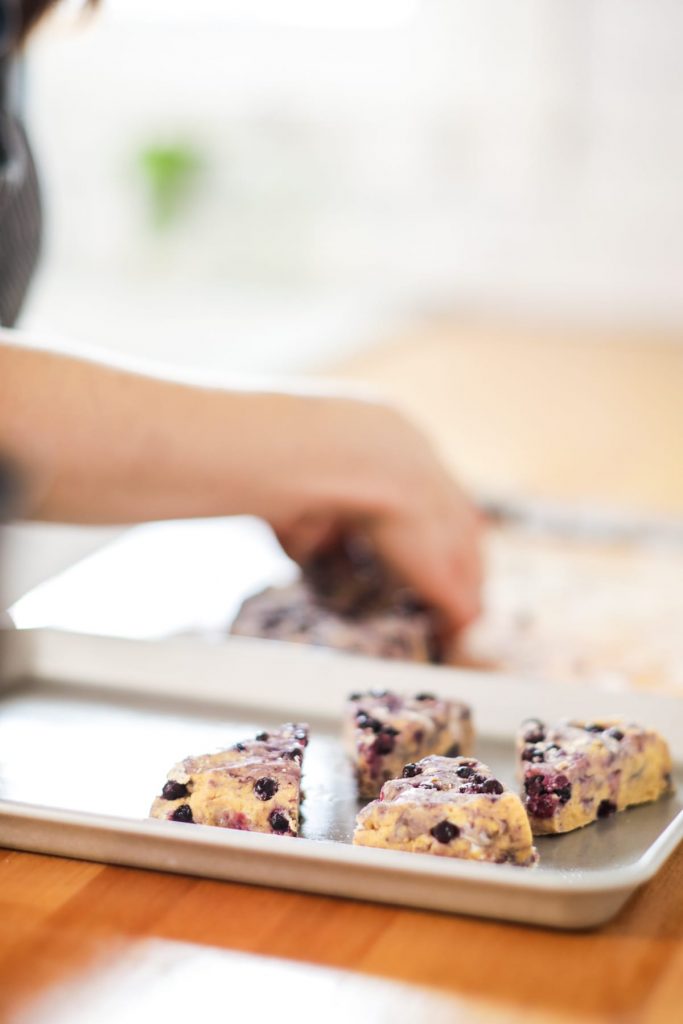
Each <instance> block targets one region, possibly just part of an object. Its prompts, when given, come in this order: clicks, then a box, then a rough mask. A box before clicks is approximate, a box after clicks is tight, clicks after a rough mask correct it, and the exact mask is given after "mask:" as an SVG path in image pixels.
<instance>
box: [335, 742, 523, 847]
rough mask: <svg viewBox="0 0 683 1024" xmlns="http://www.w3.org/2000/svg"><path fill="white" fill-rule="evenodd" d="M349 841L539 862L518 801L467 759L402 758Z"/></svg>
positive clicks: (482, 766)
mask: <svg viewBox="0 0 683 1024" xmlns="http://www.w3.org/2000/svg"><path fill="white" fill-rule="evenodd" d="M353 842H354V844H355V845H356V846H376V847H380V848H382V849H390V850H405V851H408V852H414V853H433V854H436V855H437V856H441V857H459V858H461V859H462V860H478V861H490V862H493V863H495V864H502V863H510V864H517V865H521V866H524V867H529V866H531V865H533V864H535V863H536V861H537V860H538V854H537V853H536V850H535V849H534V847H533V845H532V844H533V839H532V835H531V829H530V827H529V820H528V818H527V816H526V814H525V812H524V808H523V807H522V801H521V800H520V799H519V797H518V796H517V794H516V793H513V792H512V791H511V790H509V789H506V788H505V787H504V786H503V784H502V783H501V782H499V781H498V779H496V778H494V776H493V773H492V772H491V769H490V768H488V767H487V766H486V765H485V764H482V763H481V762H480V761H475V760H473V759H471V758H465V757H455V758H453V757H425V758H424V759H423V760H422V761H418V762H417V763H416V764H407V765H406V766H405V768H404V769H403V776H402V778H400V779H393V780H391V781H390V782H385V784H384V785H383V786H382V792H381V794H380V797H379V800H373V801H372V803H371V804H368V806H367V807H364V808H363V810H362V811H361V812H360V813H359V815H358V817H357V819H356V831H355V833H354V837H353Z"/></svg>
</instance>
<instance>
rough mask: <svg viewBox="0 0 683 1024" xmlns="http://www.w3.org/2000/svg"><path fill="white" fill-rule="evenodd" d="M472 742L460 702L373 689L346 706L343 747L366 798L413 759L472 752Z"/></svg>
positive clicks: (468, 719)
mask: <svg viewBox="0 0 683 1024" xmlns="http://www.w3.org/2000/svg"><path fill="white" fill-rule="evenodd" d="M473 743H474V731H473V727H472V716H471V712H470V708H469V707H468V706H467V705H466V704H463V703H461V702H460V701H454V700H444V699H441V698H439V697H436V696H435V695H434V694H431V693H418V694H415V695H414V696H409V697H405V696H400V695H399V694H396V693H391V692H390V691H388V690H372V691H370V692H369V693H354V694H352V695H351V697H350V698H349V700H348V702H347V705H346V711H345V717H344V745H345V747H346V751H347V753H348V754H349V757H350V758H351V760H352V762H353V764H354V768H355V773H356V780H357V783H358V794H359V796H361V797H364V798H368V799H370V798H372V797H375V796H377V794H378V793H379V791H380V789H381V788H382V785H383V784H384V783H385V782H386V781H387V779H393V778H395V777H396V776H397V775H400V773H401V771H402V769H403V766H404V765H405V764H407V763H408V762H409V761H419V760H420V759H421V758H423V757H427V756H428V755H429V754H451V756H454V757H455V756H457V755H458V754H463V755H464V754H471V753H472V749H473Z"/></svg>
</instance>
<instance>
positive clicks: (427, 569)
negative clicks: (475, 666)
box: [374, 518, 483, 634]
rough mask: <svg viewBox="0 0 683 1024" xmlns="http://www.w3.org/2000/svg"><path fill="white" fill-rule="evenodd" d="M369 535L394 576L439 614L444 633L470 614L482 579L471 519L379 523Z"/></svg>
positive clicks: (470, 617) (461, 624) (478, 607)
mask: <svg viewBox="0 0 683 1024" xmlns="http://www.w3.org/2000/svg"><path fill="white" fill-rule="evenodd" d="M444 527H445V528H444ZM374 539H375V543H376V545H377V550H378V553H379V554H380V556H381V557H382V558H383V559H384V560H385V561H386V562H387V563H388V564H389V565H390V566H391V567H392V569H393V570H394V571H395V572H396V573H397V575H399V576H400V578H401V579H403V580H405V582H406V583H407V584H408V585H409V586H411V587H413V588H414V590H415V591H416V592H417V593H418V594H419V595H420V596H421V597H422V598H423V599H424V600H425V601H426V602H427V603H428V604H431V605H433V606H434V607H435V608H436V609H437V610H438V611H439V612H440V613H441V615H442V617H443V620H444V629H445V632H446V633H447V634H448V633H450V632H453V631H456V630H459V629H462V628H463V627H464V626H467V625H469V623H471V622H472V621H474V619H476V617H477V616H478V615H479V613H480V612H481V590H482V578H483V565H482V555H481V536H480V528H479V526H478V524H477V523H476V520H474V519H472V520H471V521H468V519H467V518H462V521H459V522H455V523H447V524H443V523H441V524H434V523H431V524H426V523H423V524H421V525H420V526H418V525H417V524H415V523H410V522H407V521H405V522H401V521H396V522H390V523H382V524H379V526H378V528H377V530H376V531H375V538H374Z"/></svg>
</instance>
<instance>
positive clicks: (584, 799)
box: [517, 718, 672, 835]
mask: <svg viewBox="0 0 683 1024" xmlns="http://www.w3.org/2000/svg"><path fill="white" fill-rule="evenodd" d="M517 757H518V768H519V775H520V778H521V782H522V799H523V800H524V806H525V808H526V811H527V813H528V815H529V820H530V822H531V828H532V830H533V832H534V834H535V835H544V834H548V833H557V832H571V831H572V830H573V829H576V828H581V827H582V826H584V825H589V824H591V822H593V821H596V819H598V818H606V817H609V816H610V815H611V814H614V813H615V812H616V811H623V810H625V809H626V808H627V807H631V806H633V805H634V804H641V803H647V802H649V801H652V800H657V799H659V797H661V796H663V795H664V794H665V793H667V792H669V791H670V790H671V788H672V782H671V754H670V753H669V748H668V746H667V743H666V741H665V740H664V739H663V738H662V737H661V736H660V735H659V734H658V733H656V732H655V731H654V730H653V729H644V728H642V727H641V726H638V725H632V724H626V723H624V722H621V721H619V720H616V719H604V720H600V721H592V722H589V721H586V722H576V721H574V722H570V721H566V722H560V723H557V724H555V725H546V724H545V723H544V722H541V721H540V720H539V719H536V718H534V719H528V720H527V721H526V722H524V723H523V725H522V727H521V729H520V731H519V735H518V737H517Z"/></svg>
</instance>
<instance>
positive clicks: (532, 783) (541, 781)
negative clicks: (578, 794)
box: [524, 775, 572, 818]
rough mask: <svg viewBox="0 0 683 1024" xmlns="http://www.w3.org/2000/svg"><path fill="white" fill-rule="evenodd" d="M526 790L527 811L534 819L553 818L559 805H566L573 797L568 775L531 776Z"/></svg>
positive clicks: (526, 784) (525, 785) (525, 783)
mask: <svg viewBox="0 0 683 1024" xmlns="http://www.w3.org/2000/svg"><path fill="white" fill-rule="evenodd" d="M524 789H525V791H526V806H527V810H528V811H529V814H531V815H532V816H533V817H534V818H552V816H553V814H554V813H555V809H556V807H557V806H558V804H566V803H567V802H568V801H569V800H570V799H571V795H572V787H571V783H570V781H569V779H568V778H567V776H566V775H554V776H551V775H530V776H529V777H528V778H527V779H526V780H525V782H524Z"/></svg>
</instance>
